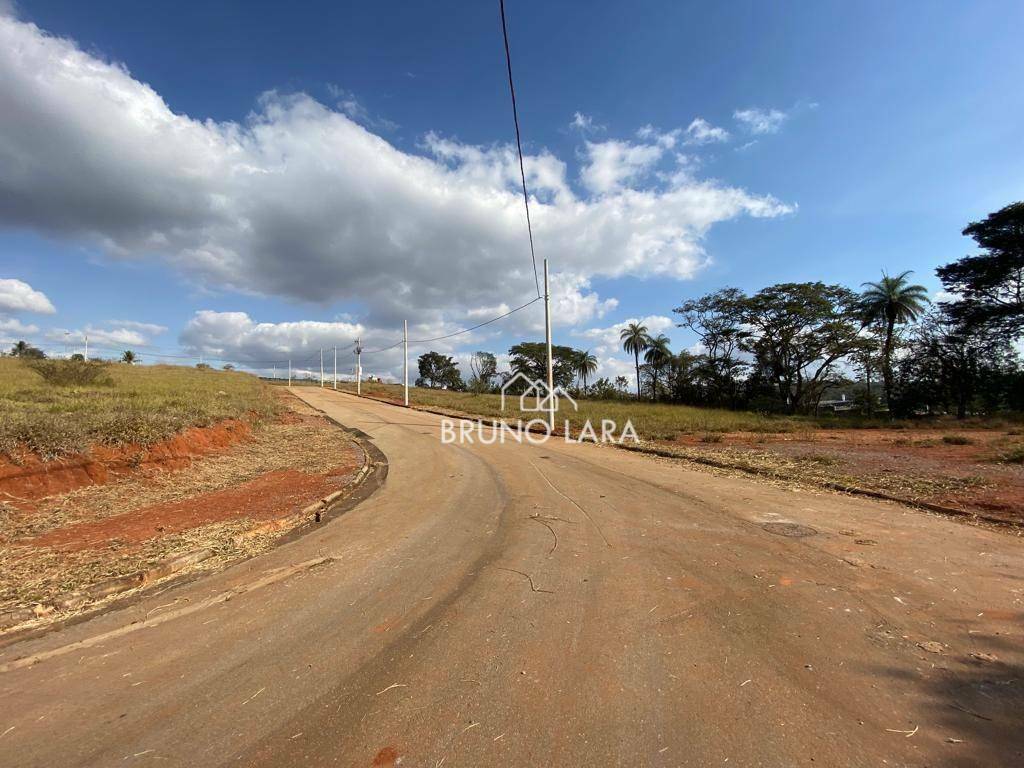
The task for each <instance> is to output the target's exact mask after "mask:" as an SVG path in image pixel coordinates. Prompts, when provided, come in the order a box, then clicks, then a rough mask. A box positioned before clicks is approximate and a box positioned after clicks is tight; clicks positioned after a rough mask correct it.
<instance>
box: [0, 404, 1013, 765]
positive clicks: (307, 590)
mask: <svg viewBox="0 0 1024 768" xmlns="http://www.w3.org/2000/svg"><path fill="white" fill-rule="evenodd" d="M297 391H298V392H299V394H300V395H301V396H302V397H303V398H304V399H306V400H307V401H308V402H309V403H311V404H312V405H314V406H316V407H318V408H322V409H323V410H325V411H326V412H327V413H328V414H330V415H331V416H333V417H335V418H336V419H338V420H339V421H341V422H343V423H345V424H347V425H350V426H352V427H357V428H359V429H362V430H363V431H365V432H366V433H367V434H369V435H370V436H371V438H372V439H373V441H374V442H375V444H376V445H377V446H378V447H379V448H380V449H381V450H382V451H383V452H384V454H385V455H386V456H387V458H388V461H389V464H390V473H389V476H388V478H387V481H386V482H385V484H384V486H383V487H382V488H381V489H380V490H378V491H377V493H376V494H374V495H373V496H371V497H370V498H368V499H367V500H365V501H364V502H362V503H361V504H360V505H359V506H357V507H355V508H354V509H352V510H351V511H349V512H348V513H346V514H345V515H343V516H341V517H339V518H337V519H335V520H333V521H332V522H330V523H327V524H325V525H323V526H322V527H321V528H319V529H317V530H315V531H314V532H313V533H311V534H309V535H307V536H305V537H303V538H301V539H298V540H296V541H293V542H291V543H289V544H286V545H284V546H281V547H279V548H277V549H275V550H273V551H272V552H270V553H268V554H266V555H263V556H261V557H258V558H255V559H252V560H250V561H247V562H245V563H242V564H239V565H237V566H235V567H233V568H230V569H229V570H227V571H225V572H223V573H220V574H217V575H214V576H210V577H208V578H205V579H203V580H201V581H197V582H194V583H192V584H189V585H184V586H180V587H177V588H174V589H171V590H168V591H165V592H163V593H160V594H154V595H152V596H150V597H148V598H146V599H145V600H143V601H141V602H140V603H138V604H136V605H134V606H132V607H129V608H124V609H120V610H117V611H112V612H109V613H106V614H104V615H102V616H99V617H97V618H94V619H92V620H90V621H88V622H85V623H82V624H79V625H76V626H73V627H69V628H67V629H64V630H61V631H57V632H52V633H50V634H48V635H45V636H43V637H41V638H38V639H35V640H31V641H24V642H21V643H18V644H16V645H11V646H8V647H6V648H3V649H2V651H0V764H2V765H4V766H46V768H53V767H55V766H122V765H125V766H130V765H161V766H220V765H233V766H234V765H242V766H253V765H257V766H318V765H342V766H391V765H402V766H427V767H428V768H440V766H442V765H443V766H445V768H454V767H455V766H473V767H477V766H502V767H503V768H507V767H509V766H513V767H514V766H605V765H609V766H611V765H616V766H619V765H621V766H648V765H649V766H662V765H663V766H684V765H685V766H717V765H728V766H730V768H731V767H732V766H805V765H806V766H809V765H814V766H882V765H888V766H900V765H913V766H968V765H977V766H986V767H990V766H1010V765H1024V647H1022V646H1024V644H1022V642H1021V640H1022V636H1021V630H1022V626H1024V621H1022V620H1024V547H1022V545H1024V542H1022V541H1021V539H1020V538H1018V537H1016V536H1014V535H1012V534H1009V533H1006V532H999V531H990V530H984V529H981V528H976V527H971V526H967V525H964V524H961V523H957V522H955V521H952V520H949V519H945V518H942V517H939V516H935V515H931V514H926V513H923V512H919V511H915V510H911V509H907V508H903V507H900V506H897V505H892V504H885V503H876V502H872V501H869V500H860V499H854V498H848V497H844V496H839V495H832V494H826V493H817V492H812V491H805V492H797V491H792V490H787V489H784V488H778V487H773V486H771V485H769V484H766V483H761V482H758V481H755V480H751V479H746V478H736V477H728V476H723V475H715V474H711V473H707V472H698V471H694V470H692V469H688V468H686V467H685V466H683V465H681V464H678V463H673V462H670V461H667V460H661V459H652V458H649V457H645V456H640V455H636V454H632V453H627V452H625V451H621V450H618V449H614V448H607V447H596V446H578V445H566V444H565V443H564V442H559V441H553V442H550V443H548V444H547V445H544V446H529V445H518V444H514V443H509V444H505V445H500V444H498V445H478V444H475V445H461V446H460V445H442V443H441V440H440V422H441V419H440V417H438V416H434V415H430V414H425V413H420V412H415V411H408V410H404V409H401V408H396V407H392V406H388V405H384V404H380V403H376V402H372V401H367V400H359V399H356V398H354V397H352V396H349V395H343V394H338V393H334V392H331V391H329V390H326V391H325V390H319V389H314V388H307V389H301V390H297ZM792 534H808V535H802V536H794V535H792ZM972 654H973V655H972Z"/></svg>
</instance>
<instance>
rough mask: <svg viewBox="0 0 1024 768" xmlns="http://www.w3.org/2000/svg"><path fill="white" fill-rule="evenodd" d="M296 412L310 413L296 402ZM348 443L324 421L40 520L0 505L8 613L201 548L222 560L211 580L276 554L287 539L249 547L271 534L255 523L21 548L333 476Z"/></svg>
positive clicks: (0, 568) (275, 430) (270, 432)
mask: <svg viewBox="0 0 1024 768" xmlns="http://www.w3.org/2000/svg"><path fill="white" fill-rule="evenodd" d="M289 405H291V403H289ZM295 410H308V409H306V408H305V406H303V405H301V404H299V403H298V402H297V401H295ZM343 434H344V433H342V432H341V431H340V430H339V429H338V428H337V427H335V426H333V425H331V424H330V423H328V422H326V421H324V420H321V419H316V420H304V421H302V422H296V423H280V422H274V423H269V424H267V425H265V427H264V428H263V429H260V430H259V431H258V432H256V433H255V438H254V439H253V440H252V441H248V442H245V443H240V444H238V445H236V446H234V447H232V448H231V449H230V450H229V451H228V452H227V453H224V454H222V455H218V456H210V457H206V458H202V459H199V460H197V461H195V462H193V463H192V465H191V466H189V467H188V468H187V469H184V470H181V471H177V472H158V473H154V474H153V475H152V476H150V477H147V478H142V477H139V476H130V477H127V478H124V479H122V480H119V481H117V482H114V483H110V484H108V485H102V486H91V487H88V488H83V489H80V490H78V491H73V492H71V493H68V494H64V495H62V496H58V497H53V498H50V499H45V500H43V501H41V502H39V504H38V507H37V509H36V510H34V511H32V512H24V511H21V510H18V509H16V508H14V507H13V506H10V505H6V504H0V542H3V543H4V545H3V546H2V547H0V610H5V609H8V608H10V607H12V606H17V605H22V606H24V605H32V604H34V603H39V602H46V601H47V600H48V599H51V598H53V597H54V596H55V595H58V594H61V593H65V592H72V591H75V590H80V589H82V588H83V587H86V586H88V585H90V584H95V583H97V582H100V581H103V580H104V579H108V578H113V577H117V576H124V575H127V574H131V573H135V572H137V571H140V570H144V569H146V568H149V567H152V566H153V565H155V564H156V563H158V562H160V561H162V560H164V559H166V558H169V557H175V556H177V555H181V554H184V553H186V552H189V551H191V550H195V549H199V548H209V549H211V550H213V552H214V556H213V557H212V558H211V559H210V560H206V561H203V562H202V563H201V564H200V565H199V567H200V568H202V569H204V570H205V569H215V568H218V567H220V566H221V565H223V564H224V563H225V562H228V561H232V560H236V559H240V558H242V557H246V556H249V555H253V554H256V553H257V552H259V551H262V550H264V549H266V548H268V547H269V546H271V545H272V544H273V542H274V541H275V540H276V539H277V538H278V537H280V536H282V535H284V533H286V532H287V529H282V530H279V531H275V532H268V533H265V534H263V533H258V534H257V535H247V536H245V537H240V536H239V534H243V533H248V532H250V531H251V530H252V529H253V528H254V527H257V526H258V525H260V524H261V523H259V522H256V521H253V520H251V519H249V518H235V519H232V520H226V521H222V522H217V523H212V524H209V525H204V526H201V527H198V528H194V529H192V530H188V531H183V532H180V533H173V534H169V535H165V536H161V537H158V538H155V539H152V540H149V541H146V542H143V543H142V544H131V545H129V544H125V543H124V542H120V541H117V540H113V541H111V542H110V543H109V545H108V546H106V547H104V548H102V549H86V550H82V551H73V552H68V551H62V550H55V549H50V548H43V547H33V546H28V545H24V544H17V543H16V542H17V541H19V540H24V539H27V538H29V537H34V536H39V535H41V534H43V533H45V532H46V531H50V530H53V529H57V528H63V527H65V526H68V525H72V524H75V523H81V522H87V521H94V520H102V519H105V518H109V517H113V516H115V515H120V514H123V513H125V512H130V511H132V510H134V509H139V508H144V507H149V506H151V505H156V504H160V503H163V502H173V501H180V500H182V499H188V498H192V497H197V496H200V495H203V494H206V493H211V492H214V491H219V490H222V489H225V488H231V487H234V486H236V485H239V484H241V483H244V482H246V481H249V480H252V479H254V478H256V477H259V476H261V475H263V474H265V473H267V472H272V471H275V470H280V469H298V470H300V471H303V472H309V473H311V474H313V473H321V472H327V471H329V470H331V469H333V468H334V467H336V466H338V465H339V463H341V462H342V461H344V458H345V456H346V455H348V453H349V452H350V451H351V450H352V447H351V444H350V443H348V442H347V441H344V440H339V436H340V435H343ZM314 500H315V499H310V501H314ZM296 522H299V521H298V520H296Z"/></svg>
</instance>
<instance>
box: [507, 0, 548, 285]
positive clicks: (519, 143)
mask: <svg viewBox="0 0 1024 768" xmlns="http://www.w3.org/2000/svg"><path fill="white" fill-rule="evenodd" d="M499 5H500V7H501V33H502V35H504V37H505V64H506V66H507V67H508V90H509V93H510V94H511V95H512V121H513V122H514V123H515V126H516V150H517V151H518V152H519V178H520V179H522V182H523V205H524V206H525V207H526V231H527V233H528V234H529V236H530V258H531V259H532V260H533V282H534V284H535V285H536V287H537V298H538V299H539V298H540V278H539V277H538V276H537V254H536V253H534V250H533V226H532V224H531V223H530V196H529V195H528V194H527V193H526V170H525V169H524V168H523V142H522V139H521V138H520V136H519V109H518V108H517V107H516V87H515V85H514V84H513V83H512V53H511V52H510V51H509V47H508V25H507V24H506V23H505V0H499Z"/></svg>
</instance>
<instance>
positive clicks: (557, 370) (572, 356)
mask: <svg viewBox="0 0 1024 768" xmlns="http://www.w3.org/2000/svg"><path fill="white" fill-rule="evenodd" d="M508 354H509V358H510V362H511V364H512V373H513V374H516V373H521V374H523V375H524V376H526V377H527V378H528V379H532V380H533V381H544V382H546V381H547V380H548V348H547V345H546V344H545V343H543V342H539V341H523V342H520V343H519V344H516V345H515V346H513V347H510V348H509V350H508ZM551 362H552V366H551V368H552V374H553V375H552V378H553V379H554V384H555V386H559V387H564V388H568V387H569V386H571V385H572V380H573V377H574V376H575V375H576V364H575V363H576V350H575V349H573V348H572V347H565V346H559V345H557V344H556V345H554V346H552V347H551Z"/></svg>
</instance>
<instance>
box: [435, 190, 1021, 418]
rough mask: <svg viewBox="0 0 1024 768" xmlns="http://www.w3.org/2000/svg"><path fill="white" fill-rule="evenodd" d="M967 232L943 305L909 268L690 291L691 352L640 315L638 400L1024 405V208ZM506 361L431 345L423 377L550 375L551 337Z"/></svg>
mask: <svg viewBox="0 0 1024 768" xmlns="http://www.w3.org/2000/svg"><path fill="white" fill-rule="evenodd" d="M963 234H964V235H965V236H968V237H971V238H972V239H973V240H974V241H975V243H976V244H977V246H978V248H979V253H976V254H973V255H969V256H965V257H964V258H962V259H959V260H957V261H955V262H953V263H951V264H946V265H944V266H941V267H939V268H938V269H937V270H936V274H937V275H938V277H939V279H940V281H941V282H942V284H943V287H944V288H945V291H946V293H947V295H948V298H947V299H946V300H943V301H939V302H937V303H935V304H933V303H932V302H930V301H929V299H928V294H927V290H926V289H925V288H924V286H921V285H917V284H914V283H913V282H912V281H911V274H912V273H911V272H909V271H907V272H902V273H900V274H896V275H889V274H886V273H883V274H882V277H881V279H880V280H878V281H875V282H867V283H864V284H863V285H861V286H860V289H859V290H854V289H851V288H849V287H846V286H843V285H838V284H829V283H823V282H804V283H779V284H777V285H771V286H768V287H766V288H762V289H761V290H759V291H757V292H755V293H752V294H747V293H745V292H743V291H741V290H739V289H736V288H723V289H721V290H718V291H714V292H712V293H709V294H706V295H704V296H701V297H699V298H694V299H689V300H687V301H684V302H682V303H681V304H680V306H678V307H676V308H675V309H673V313H674V314H675V315H676V316H677V320H678V322H677V325H678V327H680V328H685V329H687V330H689V331H691V332H692V333H693V334H695V335H696V337H697V339H698V342H699V343H698V345H696V346H695V347H693V348H691V349H690V350H680V351H676V352H673V351H672V349H671V348H670V343H671V342H670V339H669V338H668V337H667V336H665V335H664V334H658V335H652V334H651V333H650V332H649V330H648V328H647V327H645V326H644V325H641V324H639V323H631V324H630V325H628V326H626V327H625V328H623V329H622V331H621V335H620V342H621V344H622V349H623V351H624V352H626V354H627V355H629V356H630V357H631V358H632V361H633V364H634V372H635V382H634V383H633V384H632V385H630V386H631V387H633V388H634V393H635V397H636V398H637V399H650V400H654V401H666V402H676V403H684V404H688V405H707V406H716V407H726V408H731V409H747V410H758V411H764V412H781V413H809V412H817V411H818V410H819V408H820V407H821V405H822V403H823V402H826V401H827V400H826V398H828V397H829V396H830V395H831V396H840V395H841V396H843V397H844V399H843V400H842V401H840V402H842V403H843V404H844V405H845V406H846V407H845V408H844V410H849V411H852V412H855V413H861V414H864V415H868V416H872V415H875V414H879V413H888V414H889V415H890V416H893V417H908V416H913V415H926V414H939V413H955V414H956V416H957V417H958V418H964V417H966V416H967V415H969V414H990V413H993V412H997V411H1004V410H1012V411H1021V410H1024V369H1022V367H1021V360H1020V357H1019V354H1018V352H1017V349H1016V347H1015V343H1016V342H1017V341H1018V340H1019V339H1020V337H1021V333H1022V331H1024V203H1021V202H1018V203H1013V204H1011V205H1008V206H1006V207H1005V208H1002V209H1001V210H999V211H996V212H995V213H992V214H990V215H989V216H988V217H986V218H985V219H983V220H981V221H977V222H973V223H971V224H969V225H968V226H967V227H966V228H965V229H964V230H963ZM552 357H553V364H554V379H555V383H556V384H559V385H561V386H563V387H565V388H567V389H570V390H572V391H574V392H575V393H576V394H577V395H580V396H585V397H586V396H589V397H597V398H612V397H624V396H625V394H626V388H627V381H626V379H625V377H622V376H618V377H616V379H615V381H610V380H608V379H606V378H602V379H598V380H596V381H593V382H592V383H591V379H592V377H593V376H594V374H595V373H596V371H597V368H598V361H597V359H596V357H595V356H594V355H593V354H592V353H591V352H590V351H589V350H578V349H573V348H572V347H568V346H554V347H552ZM509 358H510V363H511V370H510V371H508V372H504V373H499V372H498V370H497V359H496V357H495V355H494V354H493V353H490V352H476V353H474V354H473V356H472V358H471V360H470V376H469V378H468V380H467V381H463V379H462V376H461V374H460V372H459V368H458V365H457V363H456V362H455V360H454V359H453V358H451V357H450V356H447V355H442V354H440V353H438V352H428V353H426V354H425V355H422V356H421V357H420V358H419V372H420V377H419V379H417V381H416V384H417V386H426V387H445V388H448V389H456V390H471V391H475V392H490V391H494V390H496V389H498V388H499V387H500V386H501V385H502V384H503V383H504V382H505V381H506V380H507V379H508V378H509V377H511V376H513V375H515V374H516V373H520V372H521V373H524V374H525V375H526V376H527V377H529V378H531V379H541V380H543V379H544V378H545V377H546V357H545V345H544V344H542V343H539V342H521V343H519V344H516V345H514V346H513V347H511V348H510V349H509ZM847 396H848V397H849V400H846V397H847ZM830 402H831V404H832V406H833V407H835V402H836V401H835V399H832V400H831V401H830Z"/></svg>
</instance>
